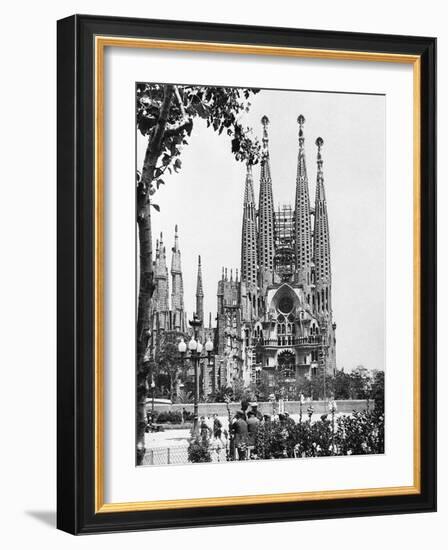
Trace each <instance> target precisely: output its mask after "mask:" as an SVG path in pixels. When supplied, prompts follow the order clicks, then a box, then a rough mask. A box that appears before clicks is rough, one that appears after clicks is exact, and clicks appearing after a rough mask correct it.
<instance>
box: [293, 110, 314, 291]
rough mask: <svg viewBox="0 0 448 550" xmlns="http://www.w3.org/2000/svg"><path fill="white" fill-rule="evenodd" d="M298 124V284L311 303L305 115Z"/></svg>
mask: <svg viewBox="0 0 448 550" xmlns="http://www.w3.org/2000/svg"><path fill="white" fill-rule="evenodd" d="M297 122H298V123H299V154H298V158H297V178H296V200H295V212H294V237H295V247H294V254H295V264H296V282H297V283H298V284H300V285H302V286H303V289H304V292H305V295H306V297H307V299H308V301H309V299H310V289H311V286H310V285H311V263H312V253H313V251H312V239H311V212H310V196H309V190H308V175H307V172H306V162H305V149H304V144H305V138H304V135H303V125H304V123H305V117H304V116H303V115H299V117H298V118H297Z"/></svg>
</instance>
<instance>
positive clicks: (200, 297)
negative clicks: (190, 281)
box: [196, 256, 204, 322]
mask: <svg viewBox="0 0 448 550" xmlns="http://www.w3.org/2000/svg"><path fill="white" fill-rule="evenodd" d="M196 315H197V316H198V318H199V319H200V320H201V321H202V322H204V290H203V288H202V269H201V257H200V256H198V278H197V283H196Z"/></svg>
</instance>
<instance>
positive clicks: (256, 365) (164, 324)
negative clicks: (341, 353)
mask: <svg viewBox="0 0 448 550" xmlns="http://www.w3.org/2000/svg"><path fill="white" fill-rule="evenodd" d="M261 122H262V128H263V140H262V154H261V162H260V188H259V201H258V208H257V205H256V201H255V192H254V177H253V167H252V166H250V165H248V166H247V173H246V180H245V192H244V201H243V212H242V234H241V271H240V275H239V274H238V270H235V274H234V273H233V270H230V271H229V270H228V269H227V268H223V270H222V275H221V279H220V280H219V281H218V285H217V313H216V319H215V320H216V326H213V325H212V322H211V316H210V320H209V323H208V325H209V326H208V327H205V322H204V321H205V319H204V291H203V284H202V267H201V257H200V256H199V259H198V268H197V287H196V312H195V313H196V315H197V317H198V318H199V319H200V320H201V321H202V326H201V328H200V329H199V333H198V336H199V338H200V340H201V341H202V342H203V343H205V341H206V340H207V339H208V338H211V339H212V341H213V343H214V350H213V353H212V355H211V356H210V357H208V356H207V355H206V354H205V352H204V357H203V359H202V360H201V394H202V395H203V396H207V395H209V394H210V393H212V390H213V389H215V391H216V390H218V389H219V388H223V387H229V386H235V385H236V384H240V385H243V386H249V385H250V384H251V383H255V384H256V383H263V384H266V385H267V386H268V387H271V388H272V389H273V390H274V388H275V389H278V388H279V386H280V387H281V386H284V387H288V388H291V389H292V387H293V386H295V385H296V383H297V381H298V380H299V379H300V378H301V377H309V376H312V375H313V374H317V373H318V372H319V371H321V372H322V370H324V371H325V373H326V374H334V372H335V369H336V338H335V329H336V324H335V323H334V322H333V313H332V300H331V293H332V281H331V255H330V234H329V225H328V211H327V202H326V196H325V186H324V175H323V158H322V147H323V140H322V139H321V138H318V139H317V140H316V146H317V178H316V195H315V202H314V206H312V205H311V204H310V193H309V184H308V175H307V166H306V158H305V133H304V125H305V118H304V117H303V116H302V115H300V116H299V117H298V119H297V122H298V125H299V131H298V156H297V173H296V183H295V198H294V203H293V205H283V206H282V207H279V208H278V209H277V211H274V192H275V184H274V183H273V179H272V176H271V168H270V157H269V136H268V125H269V120H268V118H267V117H266V116H264V117H263V118H262V121H261ZM291 191H293V190H291ZM174 240H175V242H174V247H173V249H172V253H173V255H172V263H171V278H172V281H171V289H172V293H171V306H170V304H169V284H168V269H167V264H166V250H165V246H164V243H163V237H162V235H161V236H160V240H159V241H157V243H156V258H155V262H154V280H155V292H154V296H153V301H152V302H153V305H152V312H151V315H152V321H153V322H152V326H153V336H152V345H153V349H154V348H155V347H157V341H158V338H159V336H160V333H161V331H167V330H170V331H176V332H177V333H178V334H179V339H180V338H181V337H184V338H189V337H190V336H191V328H190V327H189V325H188V323H187V319H186V314H185V311H184V305H183V304H184V300H183V283H182V268H181V256H180V248H179V242H178V232H177V226H176V230H175V239H174ZM190 374H191V373H190Z"/></svg>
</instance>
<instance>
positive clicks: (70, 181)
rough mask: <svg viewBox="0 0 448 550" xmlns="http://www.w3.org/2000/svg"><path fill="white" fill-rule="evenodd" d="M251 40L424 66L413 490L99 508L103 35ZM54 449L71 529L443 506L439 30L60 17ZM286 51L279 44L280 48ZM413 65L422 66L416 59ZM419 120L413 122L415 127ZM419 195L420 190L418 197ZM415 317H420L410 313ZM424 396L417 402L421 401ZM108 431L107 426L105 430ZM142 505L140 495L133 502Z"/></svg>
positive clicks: (418, 151)
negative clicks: (389, 31) (98, 108)
mask: <svg viewBox="0 0 448 550" xmlns="http://www.w3.org/2000/svg"><path fill="white" fill-rule="evenodd" d="M98 36H101V37H120V38H121V39H137V40H138V39H141V40H145V39H153V40H160V41H186V42H188V43H201V44H204V43H206V44H207V43H209V44H210V43H212V44H215V45H216V44H218V45H219V44H226V45H227V47H229V45H230V47H232V48H234V49H235V48H237V47H238V45H245V46H247V45H250V46H254V47H264V48H271V49H275V50H276V51H277V52H279V51H280V49H282V48H287V49H302V50H307V51H310V50H325V51H326V52H330V55H329V56H330V57H331V55H332V54H335V53H337V52H345V58H347V59H351V58H356V55H358V54H359V55H361V54H366V53H369V54H372V55H377V56H382V55H383V56H409V58H413V59H414V60H415V63H416V64H417V65H418V69H419V70H418V78H419V80H418V82H417V93H418V97H419V111H418V119H419V123H418V126H417V133H418V135H417V138H418V139H417V141H415V136H414V143H417V147H416V148H415V151H414V154H415V158H414V162H416V163H417V164H414V167H415V166H417V167H418V178H419V181H420V185H419V194H418V199H419V201H420V204H419V223H418V227H417V228H414V230H416V232H415V233H414V235H416V236H418V240H419V243H418V249H419V259H418V260H419V261H418V262H417V264H416V265H417V266H418V267H417V271H414V275H415V276H416V277H417V280H418V281H419V283H420V284H419V288H418V298H419V299H418V307H417V310H418V312H419V314H418V326H417V334H418V337H419V346H418V347H419V349H418V354H417V355H418V357H417V359H418V362H419V368H418V370H417V371H416V373H417V376H416V377H415V379H414V382H415V387H416V388H417V389H416V390H415V391H416V393H415V399H416V400H415V404H417V405H418V409H416V410H417V416H416V417H414V418H415V420H416V425H417V429H418V434H417V439H418V467H417V469H416V476H417V478H418V479H417V480H416V485H415V488H414V489H415V490H414V491H411V492H408V494H400V493H399V492H398V493H397V494H393V492H391V493H388V494H381V493H377V494H375V493H371V494H369V493H368V492H367V493H365V495H360V494H357V495H356V496H350V492H349V491H346V492H345V493H343V494H341V496H340V497H337V498H336V497H333V498H314V499H308V500H307V499H297V500H294V499H289V500H285V501H281V500H280V501H279V500H277V501H272V502H269V501H266V500H265V501H262V502H259V503H245V502H243V503H241V501H240V502H237V501H235V503H233V504H232V503H230V504H229V503H226V504H222V505H219V504H217V503H214V504H213V505H205V506H201V505H197V504H196V505H195V506H186V507H180V506H176V507H173V508H171V509H170V508H168V507H165V508H163V509H162V508H160V509H148V508H145V506H134V507H133V506H132V505H129V506H124V507H121V508H120V507H119V505H117V506H116V507H115V508H114V507H112V506H109V507H108V506H103V503H102V500H101V498H102V496H101V492H102V489H101V487H102V486H101V484H100V483H99V481H98V476H99V475H101V468H100V467H99V466H98V464H99V459H101V458H102V457H101V456H98V452H99V453H100V454H101V450H100V451H98V448H99V447H98V445H97V443H98V441H99V440H98V439H97V437H98V430H99V431H101V428H102V424H101V422H98V411H100V410H101V407H102V402H101V399H100V397H99V396H100V395H101V394H99V393H98V391H97V390H98V383H100V382H101V379H98V372H97V370H96V369H97V361H98V356H97V355H96V351H97V346H98V334H97V332H98V331H97V327H98V325H97V319H96V315H97V311H98V296H97V291H98V270H97V266H98V263H97V262H98V254H101V251H100V250H99V249H98V242H97V240H96V229H97V227H98V224H99V223H100V221H99V220H98V215H99V214H98V209H97V204H96V196H95V177H96V155H97V154H98V151H97V143H96V127H95V102H96V97H95V93H96V83H97V81H96V72H95V62H96V57H95V55H96V53H95V47H94V45H95V40H96V37H98ZM57 46H58V66H57V68H58V78H57V86H58V111H57V115H58V128H57V132H58V168H57V177H58V204H57V205H58V225H57V230H58V313H57V314H58V384H57V391H58V402H57V403H58V405H57V407H58V410H57V415H58V429H57V434H58V458H57V467H58V473H57V490H58V510H57V525H58V528H59V529H62V530H64V531H67V532H69V533H73V534H82V533H99V532H111V531H126V530H138V529H160V528H174V527H192V526H206V525H227V524H237V523H256V522H272V521H291V520H304V519H322V518H336V517H352V516H366V515H381V514H398V513H410V512H430V511H434V510H435V508H436V122H435V121H436V40H435V39H434V38H425V37H409V36H394V35H379V34H358V33H345V32H334V31H316V30H299V29H285V28H267V27H249V26H236V25H220V24H213V23H191V22H180V21H160V20H142V19H129V18H121V17H116V18H113V17H99V16H88V15H75V16H72V17H68V18H66V19H63V20H60V21H59V22H58V44H57ZM276 55H281V53H276ZM417 65H416V66H417ZM414 128H416V127H415V126H414ZM414 197H415V195H414ZM414 321H415V319H414ZM415 406H416V405H415ZM100 440H101V434H100ZM136 504H144V503H136Z"/></svg>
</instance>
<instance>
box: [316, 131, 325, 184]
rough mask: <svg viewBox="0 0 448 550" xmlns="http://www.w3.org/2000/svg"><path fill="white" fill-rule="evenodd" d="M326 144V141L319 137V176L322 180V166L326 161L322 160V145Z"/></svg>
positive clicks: (317, 141) (317, 140)
mask: <svg viewBox="0 0 448 550" xmlns="http://www.w3.org/2000/svg"><path fill="white" fill-rule="evenodd" d="M323 144H324V140H323V139H322V138H321V137H318V138H317V139H316V145H317V176H318V178H319V177H320V178H322V166H323V164H324V161H323V159H322V154H321V149H322V145H323Z"/></svg>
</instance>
